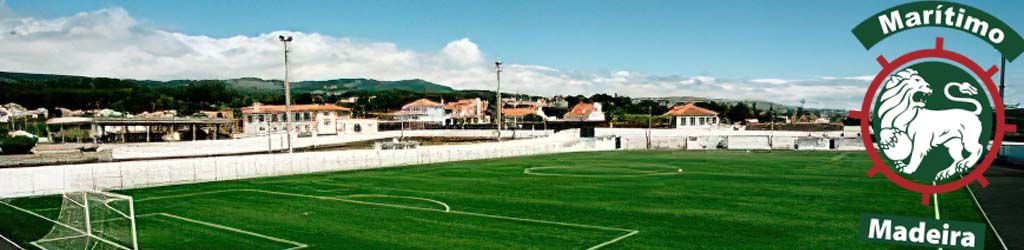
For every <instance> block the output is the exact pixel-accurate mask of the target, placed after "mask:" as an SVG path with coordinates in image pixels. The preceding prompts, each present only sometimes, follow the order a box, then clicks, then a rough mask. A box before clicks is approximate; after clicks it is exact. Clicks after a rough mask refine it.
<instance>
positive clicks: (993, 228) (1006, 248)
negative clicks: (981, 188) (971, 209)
mask: <svg viewBox="0 0 1024 250" xmlns="http://www.w3.org/2000/svg"><path fill="white" fill-rule="evenodd" d="M967 193H970V194H971V199H973V200H974V205H977V206H978V210H980V211H981V216H982V217H985V222H988V226H989V227H990V228H992V233H994V234H995V235H996V239H998V240H999V244H1000V245H1003V249H1004V250H1009V249H1010V248H1008V247H1006V242H1004V241H1003V237H1000V236H999V231H996V225H994V224H992V220H989V219H988V214H986V213H985V209H984V208H982V207H981V202H978V197H976V196H974V190H971V185H967Z"/></svg>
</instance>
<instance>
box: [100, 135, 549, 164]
mask: <svg viewBox="0 0 1024 250" xmlns="http://www.w3.org/2000/svg"><path fill="white" fill-rule="evenodd" d="M496 132H497V131H495V130H480V129H477V130H456V129H453V130H409V131H405V132H402V131H385V132H374V133H360V134H339V135H321V136H317V137H304V138H298V137H295V135H293V136H292V147H293V148H305V147H313V146H318V145H319V146H323V145H339V144H344V143H349V142H357V141H366V140H377V139H384V138H393V137H399V136H402V135H403V134H404V135H405V136H443V137H495V134H496ZM552 133H553V132H552V131H550V130H546V131H545V130H518V131H502V133H501V137H502V138H512V137H513V136H515V138H535V137H542V136H547V135H550V134H552ZM104 147H105V148H109V149H110V150H111V157H112V158H113V159H115V160H132V159H154V158H172V157H195V156H212V155H231V154H246V153H261V152H267V151H270V150H274V151H278V150H285V149H288V144H287V137H286V136H285V135H284V134H275V135H270V136H260V137H249V138H241V139H231V140H207V141H184V142H159V143H134V144H108V145H104Z"/></svg>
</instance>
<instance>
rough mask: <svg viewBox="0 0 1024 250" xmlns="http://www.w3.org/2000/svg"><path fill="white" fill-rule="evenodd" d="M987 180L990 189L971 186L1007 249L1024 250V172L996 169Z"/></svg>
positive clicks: (1022, 170) (988, 172)
mask: <svg viewBox="0 0 1024 250" xmlns="http://www.w3.org/2000/svg"><path fill="white" fill-rule="evenodd" d="M985 177H987V178H988V180H989V182H990V184H989V186H988V187H987V188H981V187H980V186H978V185H977V184H973V185H972V188H973V190H974V193H975V195H977V196H978V201H979V202H980V203H981V205H982V207H983V208H984V209H985V212H986V213H987V214H988V216H989V219H991V220H992V224H993V225H994V226H995V228H996V230H999V235H1000V236H1002V237H1003V240H1004V241H1005V242H1006V246H1007V249H1024V168H1020V167H1017V168H1009V167H1002V166H993V167H992V168H990V169H989V170H988V171H987V172H985ZM999 248H1001V247H996V248H993V249H999Z"/></svg>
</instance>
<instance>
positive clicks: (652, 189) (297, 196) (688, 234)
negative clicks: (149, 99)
mask: <svg viewBox="0 0 1024 250" xmlns="http://www.w3.org/2000/svg"><path fill="white" fill-rule="evenodd" d="M870 166H871V162H870V160H868V159H867V156H866V154H864V153H834V152H771V153H761V152H727V151H712V152H684V151H616V152H591V153H568V154H555V155H544V156H532V157H517V158H506V159H493V160H477V161H466V162H455V163H439V164H429V165H419V166H409V167H398V168H388V169H376V170H365V171H351V172H334V173H323V174H310V175H301V176H283V177H273V178H261V179H249V180H237V181H223V182H214V183H202V184H189V185H179V186H167V187H156V188H146V189H135V190H123V191H118V192H119V193H124V194H129V195H132V196H133V197H134V199H135V200H136V202H135V208H136V214H137V216H138V218H137V226H138V235H139V246H140V248H142V249H190V250H195V249H594V248H601V249H880V248H881V249H906V248H907V247H902V246H890V245H879V244H870V243H862V242H859V241H858V240H857V224H858V223H859V221H858V220H859V218H860V215H861V213H877V214H891V215H902V216H915V217H922V218H930V217H933V216H934V213H933V210H932V207H925V206H922V205H921V204H920V201H921V197H920V194H917V193H913V192H910V191H905V190H903V189H901V188H899V187H898V186H896V185H894V184H892V183H890V182H889V181H888V180H886V179H885V178H884V177H882V176H877V177H876V178H869V177H867V176H866V174H865V173H866V171H867V169H868V168H869V167H870ZM939 199H940V200H939V201H940V204H941V214H942V217H943V219H951V220H962V221H974V222H979V221H983V220H982V219H981V217H980V215H978V213H977V212H976V209H975V206H974V204H973V203H972V202H971V200H970V198H969V196H968V194H967V193H966V191H957V192H953V193H948V194H943V195H940V196H939ZM6 202H8V203H10V204H12V205H16V206H18V207H22V208H26V209H30V210H32V211H35V212H37V213H39V214H41V215H44V216H49V217H56V216H57V213H58V212H57V210H55V209H52V208H53V207H57V206H59V199H58V198H56V197H37V198H23V199H14V200H8V201H6ZM50 226H51V224H49V223H47V222H46V221H45V220H42V219H39V218H37V217H34V216H31V215H28V214H26V213H24V212H21V211H17V210H14V209H11V208H10V207H8V206H0V234H2V235H6V236H8V237H12V238H14V239H13V240H14V241H17V242H19V243H27V242H30V241H33V240H36V239H38V238H40V237H42V236H43V235H45V234H46V233H47V231H48V230H49V228H50ZM988 238H992V236H991V233H989V237H988ZM23 245H27V244H23ZM987 245H988V246H989V247H993V246H995V245H997V244H994V243H992V241H991V239H989V240H988V241H987Z"/></svg>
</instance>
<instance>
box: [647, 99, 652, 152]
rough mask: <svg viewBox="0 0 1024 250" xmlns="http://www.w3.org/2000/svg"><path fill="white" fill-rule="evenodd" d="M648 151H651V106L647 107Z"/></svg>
mask: <svg viewBox="0 0 1024 250" xmlns="http://www.w3.org/2000/svg"><path fill="white" fill-rule="evenodd" d="M647 149H651V106H647Z"/></svg>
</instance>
